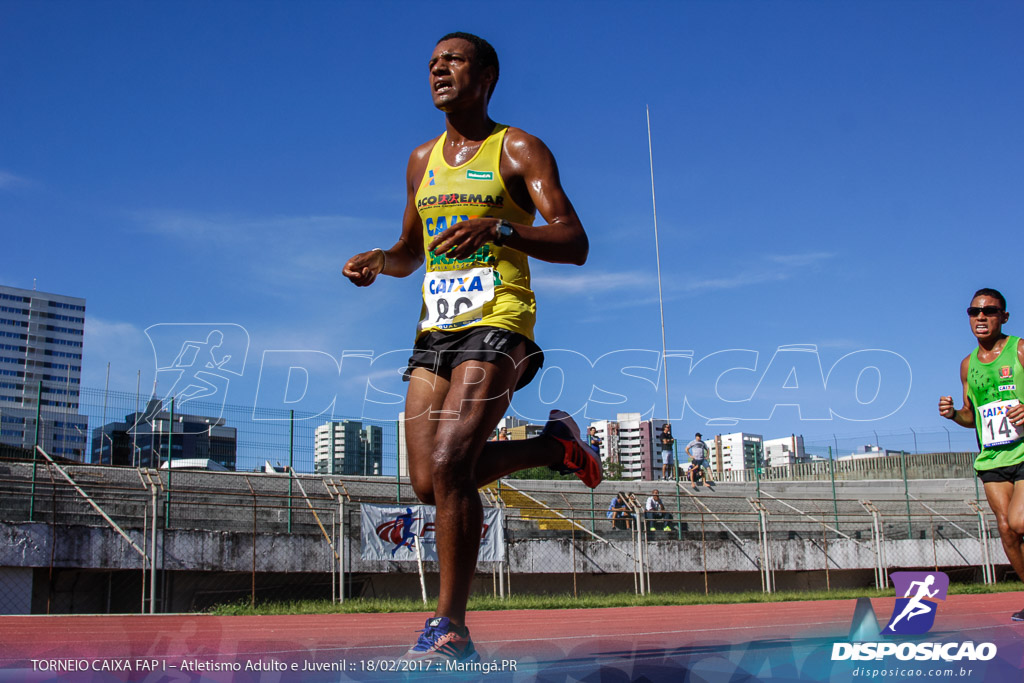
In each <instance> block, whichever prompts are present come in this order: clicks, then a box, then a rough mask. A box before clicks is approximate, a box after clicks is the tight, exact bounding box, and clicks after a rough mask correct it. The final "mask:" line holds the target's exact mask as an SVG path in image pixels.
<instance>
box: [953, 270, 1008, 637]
mask: <svg viewBox="0 0 1024 683" xmlns="http://www.w3.org/2000/svg"><path fill="white" fill-rule="evenodd" d="M967 316H968V319H969V320H970V322H971V332H973V333H974V336H975V338H976V339H977V340H978V347H977V348H976V349H975V350H974V351H972V352H971V353H970V355H968V356H967V357H966V358H964V359H963V361H961V362H960V383H961V384H962V385H963V397H964V398H963V400H964V403H963V407H962V408H960V409H959V410H957V409H956V408H954V406H953V397H952V396H942V397H941V398H939V414H940V415H942V417H945V418H947V419H950V420H952V421H953V422H956V423H957V424H958V425H961V426H962V427H971V428H974V429H976V430H977V433H978V441H979V443H980V445H981V452H980V453H979V454H978V457H977V459H976V460H975V461H974V469H975V470H976V471H977V472H978V477H979V478H980V479H981V481H982V482H984V484H985V497H986V498H987V499H988V504H989V507H991V508H992V514H994V515H995V518H996V525H997V527H998V528H999V538H1000V539H1001V540H1002V542H1003V551H1004V552H1005V553H1006V559H1007V560H1009V561H1010V566H1011V567H1013V571H1014V572H1016V574H1017V577H1018V578H1019V579H1021V580H1022V581H1024V438H1022V434H1024V405H1022V404H1021V401H1020V397H1022V396H1024V340H1020V339H1018V338H1017V337H1010V336H1007V335H1006V334H1004V333H1003V324H1005V323H1006V321H1007V320H1009V318H1010V314H1009V313H1007V311H1006V299H1005V298H1004V297H1003V295H1002V294H1000V293H999V292H998V291H997V290H995V289H988V288H986V289H979V290H978V291H977V292H975V294H974V298H972V299H971V305H970V306H969V307H968V308H967ZM1018 383H1020V385H1021V386H1020V387H1018ZM1010 619H1011V620H1013V621H1024V609H1022V610H1020V611H1019V612H1015V613H1014V614H1012V615H1011V616H1010Z"/></svg>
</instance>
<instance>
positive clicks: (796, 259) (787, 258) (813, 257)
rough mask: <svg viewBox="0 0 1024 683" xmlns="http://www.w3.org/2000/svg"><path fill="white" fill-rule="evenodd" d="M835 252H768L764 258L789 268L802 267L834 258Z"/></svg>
mask: <svg viewBox="0 0 1024 683" xmlns="http://www.w3.org/2000/svg"><path fill="white" fill-rule="evenodd" d="M835 256H836V255H835V254H833V253H829V252H824V251H819V252H809V253H805V254H769V255H768V256H766V258H767V259H768V260H769V261H771V262H773V263H778V264H780V265H783V266H787V267H789V268H803V267H806V266H812V265H816V264H818V263H821V262H822V261H827V260H829V259H832V258H835Z"/></svg>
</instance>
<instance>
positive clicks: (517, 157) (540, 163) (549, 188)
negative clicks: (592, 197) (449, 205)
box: [429, 128, 590, 266]
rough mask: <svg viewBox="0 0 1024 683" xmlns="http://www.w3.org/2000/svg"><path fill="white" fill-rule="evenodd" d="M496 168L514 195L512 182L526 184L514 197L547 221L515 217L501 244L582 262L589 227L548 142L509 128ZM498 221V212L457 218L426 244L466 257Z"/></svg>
mask: <svg viewBox="0 0 1024 683" xmlns="http://www.w3.org/2000/svg"><path fill="white" fill-rule="evenodd" d="M500 170H501V174H502V177H504V178H505V180H506V182H507V183H508V184H509V185H510V187H509V190H510V192H512V194H513V195H515V194H516V192H515V188H516V186H519V185H522V186H523V188H524V189H525V192H524V194H525V197H524V198H523V199H519V198H516V199H517V203H519V204H521V205H523V204H531V206H523V208H524V209H526V210H530V209H531V208H536V209H537V211H538V212H539V213H540V215H541V216H542V217H543V218H544V220H545V221H547V223H546V224H545V225H522V224H518V223H514V224H513V229H514V230H515V234H514V235H513V236H512V237H511V238H510V239H509V240H508V241H507V242H506V243H505V244H506V245H507V246H509V247H512V248H513V249H517V250H518V251H521V252H523V253H524V254H527V255H528V256H532V257H534V258H537V259H540V260H542V261H548V262H550V263H572V264H575V265H578V266H581V265H583V264H584V263H586V261H587V254H588V252H589V250H590V243H589V242H588V240H587V233H586V232H585V231H584V230H583V225H582V224H581V223H580V219H579V217H578V216H577V215H576V210H575V209H574V208H573V206H572V202H570V201H569V198H568V197H567V196H566V194H565V190H563V189H562V183H561V179H560V178H559V175H558V165H557V164H556V163H555V157H554V155H552V154H551V151H550V150H549V149H548V148H547V146H546V145H545V144H544V143H543V142H541V140H540V139H539V138H536V137H534V136H532V135H529V134H528V133H525V132H523V131H521V130H519V129H517V128H510V129H509V130H508V132H507V133H506V134H505V147H504V151H503V154H502V158H501V168H500ZM514 198H515V197H514ZM497 226H498V219H496V218H475V219H471V220H468V221H459V222H458V223H456V224H455V225H452V226H450V227H449V228H448V229H447V230H445V231H444V232H442V233H441V234H440V235H438V236H436V237H435V238H434V240H433V241H432V242H431V243H430V245H429V246H430V250H431V251H433V252H436V253H442V254H445V255H446V256H448V257H450V258H456V259H461V258H467V257H468V256H470V255H471V254H472V253H473V252H475V251H476V250H477V249H478V248H479V247H480V246H482V245H483V244H486V243H487V242H493V241H494V239H495V237H496V236H497Z"/></svg>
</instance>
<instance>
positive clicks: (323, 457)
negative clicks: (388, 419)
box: [313, 420, 404, 476]
mask: <svg viewBox="0 0 1024 683" xmlns="http://www.w3.org/2000/svg"><path fill="white" fill-rule="evenodd" d="M402 422H403V423H404V420H402ZM403 431H404V429H403ZM383 442H384V430H383V429H381V428H380V427H378V426H376V425H370V426H368V427H366V428H365V429H364V428H363V423H362V422H360V421H359V420H342V421H340V422H328V423H326V424H322V425H320V426H319V427H317V428H316V436H315V442H314V449H313V471H314V472H316V473H317V474H349V475H367V476H369V475H380V474H381V473H382V466H383V460H384V456H383Z"/></svg>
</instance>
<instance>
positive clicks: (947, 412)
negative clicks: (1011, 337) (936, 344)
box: [939, 351, 1019, 427]
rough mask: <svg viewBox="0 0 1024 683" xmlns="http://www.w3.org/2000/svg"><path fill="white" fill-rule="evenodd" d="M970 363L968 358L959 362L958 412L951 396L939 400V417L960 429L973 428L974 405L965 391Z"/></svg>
mask: <svg viewBox="0 0 1024 683" xmlns="http://www.w3.org/2000/svg"><path fill="white" fill-rule="evenodd" d="M1018 353H1019V351H1018ZM970 362H971V357H970V356H967V358H964V359H963V361H961V362H960V384H961V386H962V388H963V394H964V402H963V407H962V408H960V409H959V410H957V409H956V408H954V407H953V397H952V396H942V397H940V398H939V415H941V416H942V417H944V418H946V419H947V420H952V421H953V422H956V423H957V424H958V425H960V426H961V427H974V405H973V404H972V403H971V396H970V392H969V391H968V389H967V368H968V367H969V366H970Z"/></svg>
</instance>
